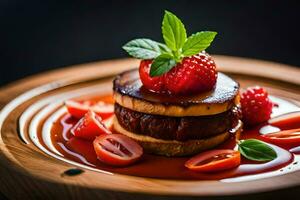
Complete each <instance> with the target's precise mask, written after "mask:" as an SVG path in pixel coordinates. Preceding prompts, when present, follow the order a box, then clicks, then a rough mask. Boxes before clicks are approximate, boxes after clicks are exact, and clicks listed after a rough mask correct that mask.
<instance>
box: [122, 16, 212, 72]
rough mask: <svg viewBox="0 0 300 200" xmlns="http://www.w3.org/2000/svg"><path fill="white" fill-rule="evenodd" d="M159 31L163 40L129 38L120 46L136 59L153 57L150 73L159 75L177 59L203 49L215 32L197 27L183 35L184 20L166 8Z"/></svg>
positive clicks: (177, 60)
mask: <svg viewBox="0 0 300 200" xmlns="http://www.w3.org/2000/svg"><path fill="white" fill-rule="evenodd" d="M162 35H163V39H164V42H165V44H162V43H159V42H155V41H153V40H150V39H144V38H142V39H135V40H131V41H130V42H128V43H127V44H125V45H124V46H123V49H124V50H125V51H127V53H128V54H129V55H131V56H133V57H135V58H139V59H153V62H152V65H151V68H150V76H152V77H153V76H160V75H162V74H164V73H166V72H168V71H169V70H170V69H172V68H173V67H174V66H176V64H177V63H180V62H181V61H182V59H183V58H184V57H188V56H193V55H195V54H198V53H199V52H201V51H203V50H205V49H206V48H207V47H209V46H210V44H211V42H212V41H213V40H214V38H215V36H216V35H217V32H212V31H201V32H198V33H196V34H193V35H191V36H190V37H188V38H187V33H186V30H185V27H184V24H183V23H182V22H181V20H180V19H179V18H178V17H177V16H176V15H174V14H173V13H171V12H169V11H165V14H164V17H163V21H162Z"/></svg>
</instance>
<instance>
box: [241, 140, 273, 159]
mask: <svg viewBox="0 0 300 200" xmlns="http://www.w3.org/2000/svg"><path fill="white" fill-rule="evenodd" d="M238 146H239V148H238V149H239V152H240V153H241V154H242V155H243V156H244V157H246V158H247V159H249V160H254V161H270V160H274V159H275V158H276V157H277V154H276V152H275V151H274V149H273V148H272V147H270V146H269V145H268V144H266V143H264V142H262V141H260V140H256V139H248V140H242V141H240V142H239V144H238Z"/></svg>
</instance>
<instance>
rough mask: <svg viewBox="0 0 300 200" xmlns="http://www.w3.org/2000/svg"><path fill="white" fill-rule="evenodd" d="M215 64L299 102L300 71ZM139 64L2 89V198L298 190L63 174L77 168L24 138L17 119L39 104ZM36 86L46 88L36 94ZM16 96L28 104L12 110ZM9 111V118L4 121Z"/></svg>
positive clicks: (120, 63) (264, 184)
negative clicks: (50, 97)
mask: <svg viewBox="0 0 300 200" xmlns="http://www.w3.org/2000/svg"><path fill="white" fill-rule="evenodd" d="M215 59H216V63H217V65H218V68H219V70H220V71H223V72H225V73H228V74H230V75H231V76H232V77H234V78H236V80H238V81H239V82H240V84H241V86H242V87H245V86H249V85H256V84H259V85H263V86H265V87H267V89H268V90H269V91H270V93H271V94H275V95H278V96H281V97H286V98H289V99H291V100H292V101H294V102H295V103H298V102H299V101H300V78H299V77H300V70H299V69H297V68H295V67H291V66H287V65H282V64H277V63H272V62H265V61H258V60H252V59H244V58H235V57H228V56H215ZM137 65H138V61H137V60H133V59H120V60H112V61H102V62H95V63H89V64H83V65H79V66H73V67H68V68H65V69H60V70H55V71H50V72H46V73H43V74H39V75H35V76H32V77H28V78H25V79H23V80H20V81H17V82H15V83H13V84H10V85H8V86H5V87H3V88H1V89H0V108H3V110H2V111H1V113H0V122H1V123H2V127H1V138H0V150H1V152H0V192H1V193H2V194H3V196H4V197H7V198H9V199H58V198H61V199H96V198H97V199H140V198H143V199H183V198H186V199H199V198H200V199H207V198H210V199H229V198H230V199H232V198H236V199H240V198H241V196H240V195H244V197H243V198H245V199H269V198H270V199H274V198H275V197H276V198H279V197H282V196H285V197H288V196H291V195H292V194H293V193H294V194H295V193H296V192H299V185H300V172H295V173H291V174H287V175H283V176H277V177H273V178H266V179H262V180H257V181H248V182H240V183H222V182H219V181H172V180H159V179H149V178H139V177H131V176H125V175H109V174H102V173H98V172H94V171H89V170H85V172H84V173H82V174H80V175H77V176H72V177H70V176H62V173H63V172H64V171H65V170H68V169H70V168H74V166H73V165H71V164H68V163H65V162H62V161H58V160H57V159H55V158H53V157H50V156H49V155H47V154H45V153H43V152H42V151H41V150H40V149H38V148H37V147H36V146H35V145H33V144H31V143H30V144H24V143H23V142H22V141H21V140H20V138H19V136H18V133H17V124H18V116H20V115H21V114H22V112H23V111H24V110H25V109H26V108H27V107H28V106H29V105H31V104H32V103H33V102H35V101H37V100H39V99H43V98H45V97H47V96H51V95H52V94H57V93H61V92H62V91H68V90H70V89H72V88H81V87H84V86H85V85H93V84H94V83H95V82H97V83H101V82H103V83H104V82H107V81H111V78H112V77H113V76H114V75H116V74H118V73H120V72H121V71H123V70H126V69H131V68H135V67H137ZM36 87H38V88H39V89H34V90H32V89H33V88H36ZM30 90H31V92H29V93H27V95H23V96H21V97H20V95H22V94H23V93H24V92H26V91H30ZM30 95H32V96H30ZM17 97H18V99H17V100H18V101H21V102H22V103H20V104H18V106H17V107H16V108H13V105H16V102H17V100H15V101H13V103H11V104H8V103H9V102H11V101H12V100H13V99H15V98H17ZM14 102H15V103H14ZM7 104H8V105H7ZM5 105H6V106H5ZM5 113H7V117H4V118H2V119H1V116H5ZM275 190H276V192H272V191H275Z"/></svg>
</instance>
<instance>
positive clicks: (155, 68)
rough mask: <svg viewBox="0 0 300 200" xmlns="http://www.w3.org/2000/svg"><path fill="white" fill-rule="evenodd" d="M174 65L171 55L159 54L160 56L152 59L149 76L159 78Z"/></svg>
mask: <svg viewBox="0 0 300 200" xmlns="http://www.w3.org/2000/svg"><path fill="white" fill-rule="evenodd" d="M175 65H176V61H175V60H174V58H173V56H172V55H170V54H161V55H160V56H158V57H157V58H155V59H154V61H153V63H152V65H151V68H150V76H151V77H153V76H160V75H162V74H164V73H166V72H168V71H169V70H170V69H172V67H174V66H175Z"/></svg>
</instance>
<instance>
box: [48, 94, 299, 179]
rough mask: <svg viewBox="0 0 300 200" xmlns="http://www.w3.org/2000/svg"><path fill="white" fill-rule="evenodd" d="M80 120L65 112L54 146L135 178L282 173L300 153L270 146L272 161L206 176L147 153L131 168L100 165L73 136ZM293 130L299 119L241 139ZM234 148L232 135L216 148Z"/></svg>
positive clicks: (107, 98) (72, 157)
mask: <svg viewBox="0 0 300 200" xmlns="http://www.w3.org/2000/svg"><path fill="white" fill-rule="evenodd" d="M93 100H101V101H104V102H107V103H112V98H111V96H104V97H99V98H96V99H93ZM279 108H280V104H279ZM77 121H78V120H77V119H74V118H72V117H71V115H69V114H67V113H66V114H64V115H63V116H61V117H60V118H59V119H58V120H57V121H56V122H55V123H54V124H53V126H52V128H51V140H52V143H53V145H54V147H55V148H56V149H57V150H58V151H59V152H60V153H61V154H62V155H63V156H64V157H65V158H66V159H70V160H73V161H76V162H78V163H81V164H84V165H88V166H90V167H94V168H97V169H100V170H104V171H108V172H112V173H119V174H126V175H132V176H140V177H151V178H161V179H180V180H220V179H224V178H229V177H238V176H243V175H250V174H259V173H263V172H269V171H275V170H278V173H279V169H281V168H282V167H285V166H287V165H289V164H290V163H291V162H293V159H294V156H295V155H294V154H299V153H300V146H299V147H297V146H291V145H280V146H277V145H272V144H270V145H271V146H272V147H273V149H274V150H275V151H276V153H277V158H276V159H274V160H272V161H270V162H265V163H262V162H254V161H250V160H247V159H245V158H242V162H241V165H240V166H239V167H237V168H235V169H231V170H227V171H223V172H218V173H206V174H204V173H199V172H193V171H191V170H189V169H187V168H185V166H184V163H185V162H186V161H187V160H188V159H190V158H191V157H164V156H156V155H151V154H144V155H143V157H142V159H141V160H140V161H138V162H137V163H135V164H133V165H131V166H127V167H112V166H108V165H105V164H103V163H101V162H100V161H99V160H98V159H97V157H96V154H95V151H94V148H93V144H92V142H90V141H86V140H82V139H79V138H75V137H73V136H72V134H71V133H70V128H71V127H72V126H73V125H74V124H76V123H77ZM268 126H269V127H268ZM270 127H271V128H270ZM293 128H300V118H298V119H296V120H295V119H293V120H289V121H285V123H283V124H276V126H274V125H272V126H271V125H269V124H263V125H261V126H258V127H255V128H253V129H249V130H247V129H246V130H244V131H243V133H242V134H241V137H240V139H241V140H242V139H250V138H256V139H259V140H263V138H262V137H261V134H266V133H269V132H272V131H278V130H286V129H293ZM235 147H236V140H235V137H233V136H232V137H231V138H230V139H228V140H227V141H226V142H225V143H223V144H222V145H220V146H218V147H217V148H215V149H234V148H235ZM289 150H290V151H289Z"/></svg>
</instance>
